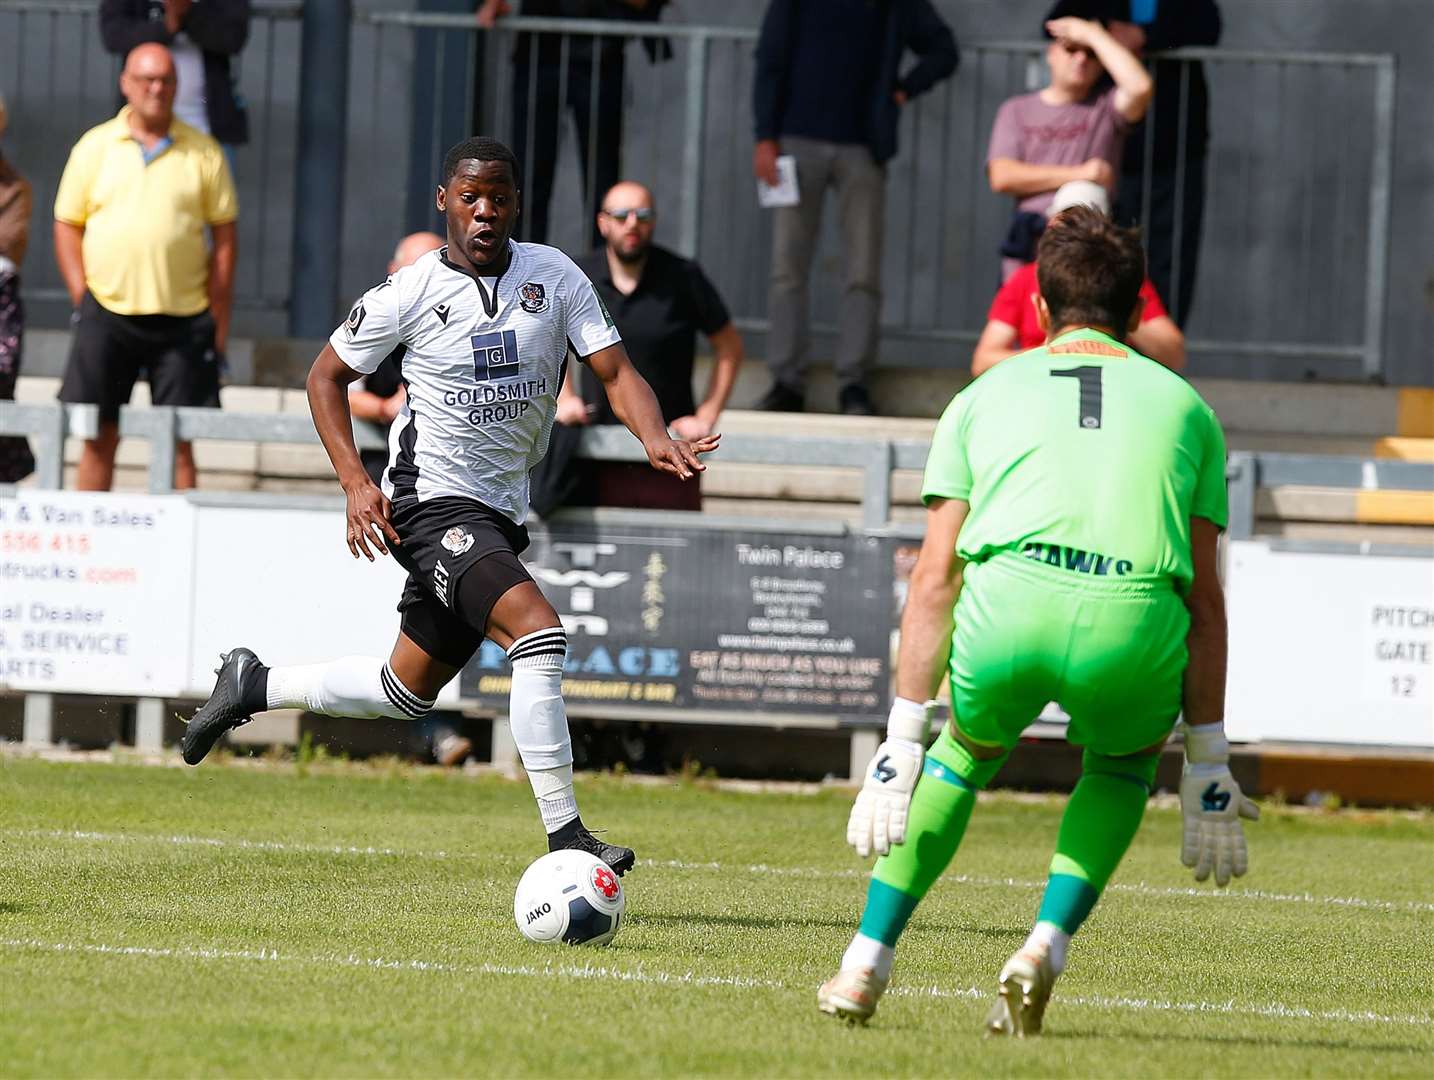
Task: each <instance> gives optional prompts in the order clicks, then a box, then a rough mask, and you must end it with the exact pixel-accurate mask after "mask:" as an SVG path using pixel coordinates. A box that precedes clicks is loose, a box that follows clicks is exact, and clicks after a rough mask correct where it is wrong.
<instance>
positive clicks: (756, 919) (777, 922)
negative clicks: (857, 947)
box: [629, 910, 1026, 942]
mask: <svg viewBox="0 0 1434 1080" xmlns="http://www.w3.org/2000/svg"><path fill="white" fill-rule="evenodd" d="M859 921H860V913H859V912H857V911H855V910H853V911H851V912H850V913H849V914H844V915H842V916H841V917H829V918H826V917H817V918H814V917H810V916H806V917H801V918H795V917H794V918H788V919H777V918H768V917H766V916H762V915H699V914H695V913H692V912H683V913H682V914H676V915H674V914H667V913H664V912H650V911H645V912H643V913H642V914H640V915H639V914H634V915H632V916H631V917H630V919H629V922H630V924H631V925H633V926H638V925H641V924H642V923H650V924H652V925H654V926H714V927H730V928H732V929H734V930H785V929H793V928H796V927H817V928H820V929H824V930H842V931H845V932H846V933H848V934H850V933H854V932H855V931H856V927H857V923H858V922H859ZM907 932H908V933H957V934H975V935H978V936H980V937H989V938H1001V939H1007V940H1015V941H1017V942H1019V941H1021V940H1023V939H1024V938H1025V936H1026V931H1025V930H1023V929H1020V928H1018V927H1001V926H952V925H950V924H949V923H935V922H926V921H922V920H920V919H917V920H914V921H913V922H912V923H911V925H910V926H909V927H908V928H907Z"/></svg>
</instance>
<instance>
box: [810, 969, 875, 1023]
mask: <svg viewBox="0 0 1434 1080" xmlns="http://www.w3.org/2000/svg"><path fill="white" fill-rule="evenodd" d="M885 990H886V980H885V979H883V978H882V977H881V976H880V975H878V974H877V973H876V969H875V968H869V967H867V968H851V969H850V970H848V971H838V972H837V973H836V974H835V975H833V976H832V977H831V978H830V979H828V980H827V981H826V982H824V983H822V985H821V989H819V990H818V991H817V1008H818V1009H820V1010H821V1011H822V1012H824V1013H826V1014H827V1015H828V1016H835V1017H836V1018H837V1019H839V1020H845V1021H847V1022H848V1023H853V1024H864V1023H866V1022H867V1021H868V1020H870V1019H871V1014H872V1013H874V1012H876V1003H877V1002H878V1001H880V1000H881V995H882V993H883V992H884V991H885Z"/></svg>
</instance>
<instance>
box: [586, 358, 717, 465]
mask: <svg viewBox="0 0 1434 1080" xmlns="http://www.w3.org/2000/svg"><path fill="white" fill-rule="evenodd" d="M586 363H587V365H588V367H590V368H592V370H593V373H594V374H595V375H597V377H598V378H599V379H601V380H602V385H603V390H604V392H606V394H607V399H608V402H609V403H610V404H611V405H612V411H613V413H614V414H615V415H616V416H617V418H618V419H619V420H621V421H622V422H623V423H624V424H625V425H627V429H628V431H631V432H632V433H633V434H634V435H636V436H637V437H638V439H639V440H640V441H641V442H642V447H643V449H644V450H646V451H647V460H648V461H649V462H650V463H651V464H652V467H653V468H654V469H658V470H660V471H661V472H669V473H672V474H673V475H674V476H679V477H681V478H682V479H683V480H690V479H691V478H692V476H693V475H694V474H695V473H700V472H704V471H706V469H707V466H706V465H704V464H702V462H701V460H700V459H699V455H701V454H708V453H711V452H712V451H713V450H716V449H717V443H718V442H719V440H720V439H721V438H722V436H721V435H718V434H715V433H714V434H712V435H704V436H703V437H702V438H700V439H693V440H692V441H691V442H688V441H687V440H685V439H674V438H672V437H671V436H670V435H668V434H667V428H666V426H665V425H664V424H663V422H662V410H661V409H660V408H658V405H657V397H656V395H654V394H653V392H652V387H650V386H648V385H647V380H646V379H644V378H643V377H642V376H641V375H639V374H638V373H637V369H636V368H634V367H633V366H632V361H631V360H629V359H628V356H627V350H626V349H624V348H623V346H622V342H618V343H616V344H614V345H609V346H608V347H607V348H605V349H599V350H598V351H597V352H595V353H593V354H592V355H591V356H589V357H587V358H586Z"/></svg>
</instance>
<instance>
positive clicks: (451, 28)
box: [355, 12, 1395, 378]
mask: <svg viewBox="0 0 1434 1080" xmlns="http://www.w3.org/2000/svg"><path fill="white" fill-rule="evenodd" d="M360 21H361V22H362V23H363V24H366V25H368V26H369V27H371V30H370V31H369V35H370V37H369V38H368V40H366V41H363V42H360V41H359V40H358V39H355V67H356V68H357V69H360V70H364V69H366V68H367V67H368V65H367V64H366V62H365V59H364V49H365V48H374V47H376V46H375V45H374V44H373V43H374V42H377V43H379V44H378V46H377V47H379V48H381V47H382V43H383V42H384V41H385V40H388V41H391V40H392V36H393V35H395V34H407V35H411V36H412V37H413V39H414V40H415V41H424V42H426V43H427V44H426V47H427V48H429V49H430V50H432V51H431V53H430V55H431V56H432V57H433V58H434V62H433V63H432V65H431V77H432V90H431V96H432V99H433V100H435V101H437V100H439V99H440V98H441V96H442V92H443V87H444V86H445V85H449V86H451V85H452V80H453V79H454V75H455V69H456V68H461V69H462V71H463V76H462V77H461V83H460V84H461V85H462V86H463V87H464V91H465V93H466V94H467V95H468V96H469V98H470V99H471V100H473V101H474V102H475V103H476V106H475V110H474V112H473V113H472V114H470V115H471V116H472V118H473V121H474V122H473V123H472V124H471V125H470V126H471V127H473V128H480V129H482V130H484V131H487V132H491V133H493V134H496V135H498V136H499V137H503V138H506V139H508V140H514V139H515V136H518V135H519V128H520V127H526V128H528V129H530V130H531V129H533V128H534V126H535V124H536V122H537V121H538V120H539V119H540V114H539V112H538V110H536V109H535V108H533V107H532V106H531V102H532V94H531V92H529V93H527V94H526V95H525V94H524V90H525V89H528V88H525V87H522V86H521V85H520V84H521V83H522V80H523V79H524V78H525V77H526V78H527V79H528V80H529V81H530V82H532V80H534V78H535V75H534V73H535V72H536V71H537V70H539V69H540V65H539V63H538V62H537V61H538V53H539V50H540V49H542V48H547V49H548V50H549V51H550V52H551V53H553V54H555V55H557V56H559V57H560V58H561V59H560V62H559V63H558V65H557V68H558V71H559V73H560V77H563V78H567V77H569V76H570V75H572V74H574V73H576V74H577V75H578V76H579V77H581V78H584V79H589V80H591V82H592V84H593V86H594V87H596V86H597V84H598V83H599V82H600V81H601V80H602V78H603V76H604V70H603V64H604V63H606V64H609V65H611V64H612V63H613V60H612V59H611V56H609V57H608V58H607V59H605V60H603V59H600V60H599V61H598V62H595V63H588V62H585V61H583V60H582V59H578V60H573V59H571V58H572V57H573V56H574V55H575V53H576V52H577V50H579V49H583V48H590V47H591V43H592V42H593V41H594V40H597V41H602V40H608V41H611V40H613V39H623V40H627V41H628V44H627V45H626V46H624V48H625V52H623V53H622V57H623V59H622V61H620V62H621V65H622V69H623V71H622V74H623V78H624V89H623V94H622V124H621V129H622V142H621V164H620V172H621V174H622V175H623V176H628V177H632V178H634V179H639V180H643V181H644V182H646V183H648V184H649V185H650V186H652V187H653V188H654V189H655V191H656V192H657V197H658V201H659V208H660V211H661V213H662V217H663V224H662V226H661V228H660V233H659V240H660V241H665V242H667V243H668V244H669V245H671V246H673V247H676V248H677V249H679V250H681V251H683V252H684V253H687V254H694V255H696V256H697V257H698V258H699V260H700V261H701V262H702V264H703V266H704V268H705V269H706V270H707V272H708V273H709V275H710V276H711V277H712V278H713V280H714V281H715V282H716V283H717V285H718V288H719V290H720V291H721V292H722V293H723V295H724V298H725V299H726V300H727V302H728V305H729V307H731V309H732V310H733V313H734V315H735V317H736V319H737V322H738V325H739V326H741V327H742V328H743V329H745V330H749V331H756V332H761V331H763V330H765V328H766V304H767V271H768V264H769V256H770V252H769V248H770V227H769V225H768V221H767V218H766V214H767V212H766V211H762V210H760V209H759V208H758V207H757V204H756V198H755V191H754V180H753V177H752V173H751V167H750V162H751V150H752V134H751V119H750V118H751V87H752V77H753V54H754V45H755V40H756V32H755V31H754V30H749V29H734V28H725V27H723V28H718V27H706V26H689V25H669V24H632V23H626V22H623V23H613V22H601V21H596V22H584V23H575V22H563V21H560V20H550V19H508V20H505V21H503V22H501V23H500V24H499V25H498V27H497V28H495V29H494V30H493V31H491V32H487V33H480V32H479V31H477V30H476V29H475V27H474V26H473V23H472V20H471V18H469V17H466V16H449V15H438V14H424V13H408V12H371V13H369V14H366V15H363V16H361V17H360ZM470 42H476V46H475V45H470V44H469V43H470ZM543 42H547V43H548V44H547V45H544V44H542V43H543ZM653 43H656V44H657V45H665V46H667V47H669V48H670V50H671V57H670V58H669V59H667V60H665V61H654V60H651V59H649V57H648V56H647V55H645V52H646V51H647V46H648V45H650V44H653ZM1044 48H1045V46H1044V43H1041V42H981V41H976V42H962V44H961V50H962V62H961V65H960V67H959V68H958V70H957V72H956V74H955V75H954V76H953V77H952V78H950V79H948V80H945V81H944V82H942V83H940V84H938V85H937V86H936V87H935V88H934V89H933V91H932V92H930V93H928V94H926V95H923V96H922V97H919V98H917V99H915V100H914V101H913V102H912V103H911V104H910V105H909V106H908V107H907V108H906V109H905V110H904V115H903V117H902V121H901V131H900V140H901V150H900V152H899V154H898V155H897V157H896V158H895V159H894V160H893V161H892V162H891V163H890V165H889V166H888V183H887V211H886V215H887V229H886V236H887V243H886V250H885V260H884V265H883V281H884V293H885V296H884V304H883V311H882V342H883V354H884V355H885V357H886V358H887V359H888V360H890V361H893V362H897V363H900V364H903V365H910V364H924V365H933V366H961V367H964V366H965V365H966V364H967V362H968V359H969V349H970V346H971V345H972V344H973V343H974V341H975V339H976V337H977V335H978V334H979V331H980V329H981V327H982V326H983V325H984V323H985V317H986V311H987V309H988V307H989V305H990V301H991V298H992V296H993V294H994V292H995V289H996V287H997V285H998V283H999V256H998V254H997V251H998V248H999V245H1000V242H1001V239H1002V238H1003V236H1004V234H1005V230H1006V226H1007V222H1008V219H1009V216H1010V209H1011V201H1010V200H1009V199H1007V198H1005V197H1002V196H998V195H995V194H993V193H992V192H991V191H990V189H989V185H988V183H987V180H986V176H985V155H986V146H987V142H988V139H989V135H990V130H991V124H992V121H993V119H994V117H995V113H996V110H997V108H998V107H999V106H1000V104H1001V103H1002V102H1003V101H1004V100H1005V99H1006V98H1008V97H1010V96H1012V95H1014V94H1018V93H1024V92H1027V91H1029V90H1032V89H1036V88H1038V87H1039V86H1041V85H1043V84H1044V82H1045V71H1044V61H1043V59H1042V53H1043V51H1044ZM598 55H599V57H601V56H602V55H603V54H602V51H601V49H599V50H598ZM1161 59H1164V60H1173V61H1176V62H1178V63H1179V65H1180V71H1181V77H1180V78H1179V79H1178V80H1177V81H1176V83H1175V85H1176V87H1177V91H1178V92H1179V93H1180V94H1181V96H1182V97H1184V96H1185V95H1187V94H1189V93H1190V84H1191V79H1190V74H1191V72H1192V71H1193V70H1194V67H1193V65H1197V64H1203V65H1204V66H1205V68H1206V70H1207V73H1208V84H1209V87H1210V91H1209V93H1210V129H1211V132H1212V134H1211V140H1210V146H1209V150H1208V153H1207V156H1206V157H1205V158H1204V159H1203V161H1196V162H1190V161H1187V160H1185V159H1184V156H1183V155H1182V156H1181V157H1180V158H1179V159H1178V160H1177V162H1176V172H1177V177H1176V183H1175V187H1176V189H1177V190H1179V189H1180V187H1181V184H1180V178H1179V173H1181V172H1182V171H1183V170H1184V169H1186V168H1193V167H1201V166H1203V167H1204V168H1205V169H1206V185H1205V186H1206V201H1205V215H1204V225H1203V229H1202V235H1201V237H1199V238H1198V239H1199V240H1200V241H1201V247H1202V249H1203V253H1204V254H1203V258H1202V260H1201V263H1200V270H1199V274H1198V280H1197V285H1196V288H1195V298H1194V302H1193V305H1192V311H1191V312H1190V313H1189V314H1190V316H1191V317H1190V318H1189V319H1188V320H1183V321H1186V322H1187V332H1188V333H1189V335H1190V338H1191V340H1190V343H1189V351H1190V353H1191V354H1192V358H1193V366H1194V367H1195V369H1196V370H1198V371H1200V372H1201V373H1203V374H1211V375H1254V376H1257V377H1261V376H1262V377H1291V376H1295V377H1300V376H1311V375H1313V376H1317V377H1326V378H1360V377H1365V378H1377V377H1379V376H1380V374H1381V372H1382V368H1383V365H1382V333H1383V323H1384V312H1385V303H1386V292H1387V281H1386V268H1387V264H1388V245H1389V228H1390V219H1389V202H1390V184H1391V169H1392V155H1393V112H1394V91H1395V67H1394V61H1393V58H1392V57H1390V56H1387V55H1370V54H1339V53H1291V52H1273V51H1249V50H1246V51H1239V50H1228V49H1182V50H1178V51H1176V52H1171V53H1165V54H1161ZM551 66H552V65H551V62H550V65H549V67H550V68H551ZM556 92H557V93H558V94H559V95H560V96H562V95H565V94H566V88H565V87H561V88H558V89H557V91H556ZM525 96H526V98H527V100H528V101H529V103H530V107H529V108H528V109H527V110H526V111H524V112H521V114H520V111H519V110H517V109H515V108H514V107H513V105H514V102H515V100H520V99H521V98H522V97H525ZM589 96H590V98H591V99H592V100H591V104H590V106H589V108H590V111H591V115H590V116H588V117H586V118H581V119H580V118H579V117H578V116H577V115H576V112H575V110H573V109H568V108H564V109H562V110H560V111H557V116H556V119H557V122H558V124H559V125H560V128H561V130H560V131H559V133H558V136H557V140H558V143H559V148H560V163H559V173H558V178H557V183H556V186H555V190H554V195H553V201H552V205H551V209H550V218H551V222H552V223H551V227H550V229H549V231H548V239H549V242H553V243H556V244H558V245H559V246H562V247H565V248H567V249H568V250H581V249H583V248H585V247H586V246H587V245H588V244H589V243H590V242H591V240H590V235H589V233H590V228H591V224H590V223H591V211H592V208H593V205H594V194H595V192H594V190H593V174H594V171H595V170H594V169H593V167H592V166H593V164H594V162H593V161H592V153H591V150H590V151H589V154H588V155H587V156H588V160H586V161H579V160H578V157H579V155H578V153H577V151H578V139H577V129H578V127H579V126H580V125H588V126H596V123H597V119H598V118H597V115H596V109H597V104H596V98H597V94H596V93H593V94H591V95H589ZM1252 101H1253V102H1261V103H1266V104H1267V106H1268V108H1269V109H1271V110H1273V111H1274V113H1275V114H1276V115H1280V116H1284V117H1288V120H1287V121H1286V122H1284V123H1282V124H1281V125H1280V126H1279V128H1278V130H1279V131H1280V132H1281V134H1280V136H1279V138H1278V139H1277V140H1276V141H1275V142H1273V143H1271V142H1270V141H1269V140H1268V139H1267V138H1265V137H1264V135H1263V134H1262V132H1261V129H1260V128H1259V127H1258V126H1257V125H1256V123H1255V118H1254V112H1255V110H1254V109H1252V107H1251V102H1252ZM1178 111H1179V112H1181V113H1182V114H1183V112H1184V110H1183V109H1181V110H1178ZM435 115H436V112H435ZM1310 129H1317V130H1319V131H1328V132H1331V133H1334V134H1333V137H1330V138H1305V139H1303V140H1298V141H1297V139H1296V137H1295V136H1294V135H1292V134H1289V133H1293V132H1298V131H1301V130H1305V131H1306V132H1308V130H1310ZM1143 130H1144V138H1145V140H1146V148H1145V152H1146V156H1147V160H1148V157H1149V150H1150V147H1152V146H1153V145H1154V143H1155V140H1156V138H1157V132H1156V124H1155V122H1154V111H1153V110H1152V113H1151V117H1150V119H1149V120H1148V121H1147V123H1146V124H1145V125H1144V129H1143ZM432 134H433V138H432V140H431V142H430V145H429V147H428V151H427V161H428V162H429V163H430V167H431V169H432V172H433V173H434V174H435V175H436V172H437V167H438V160H439V159H440V158H441V156H442V153H443V150H444V149H445V148H446V143H447V141H449V140H448V138H447V133H445V132H443V131H442V130H441V126H440V125H439V124H438V123H435V124H434V125H433V132H432ZM523 141H526V142H527V144H528V145H529V146H532V144H533V136H532V134H529V136H528V138H527V139H526V140H523ZM533 164H534V161H533V157H532V155H531V154H529V155H528V160H527V161H526V162H524V165H525V167H526V169H527V170H528V171H531V169H532V166H533ZM411 180H413V178H411ZM410 186H414V184H413V183H411V184H410ZM418 186H422V185H418ZM430 186H431V185H430ZM530 202H531V200H530ZM1150 205H1151V200H1150V199H1149V198H1148V197H1147V198H1146V199H1145V200H1144V207H1145V213H1144V223H1145V224H1146V225H1147V226H1148V225H1149V224H1150V222H1149V209H1150ZM836 218H837V215H836V214H835V212H829V213H828V214H827V215H826V222H825V226H826V228H825V234H824V236H823V239H822V245H821V248H820V250H819V253H818V258H817V261H816V265H815V267H814V271H813V280H812V297H813V300H812V317H813V320H814V323H815V324H816V327H815V328H816V330H817V332H818V335H819V336H821V335H822V334H825V335H827V336H828V338H829V337H830V335H832V334H834V333H835V328H836V323H837V313H838V310H839V305H840V303H841V287H840V286H841V270H842V260H841V245H840V237H839V235H838V233H837V222H836ZM1171 242H1172V245H1173V246H1174V247H1175V248H1176V249H1177V250H1178V249H1179V248H1180V247H1181V246H1182V245H1183V244H1188V243H1189V242H1190V238H1189V237H1185V236H1182V235H1180V226H1179V225H1178V215H1177V225H1176V227H1175V233H1174V235H1173V236H1172V238H1171ZM375 254H377V253H375ZM1165 299H1166V301H1167V304H1169V305H1170V306H1171V307H1172V308H1173V307H1174V298H1173V297H1166V298H1165Z"/></svg>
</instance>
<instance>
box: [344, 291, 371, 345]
mask: <svg viewBox="0 0 1434 1080" xmlns="http://www.w3.org/2000/svg"><path fill="white" fill-rule="evenodd" d="M366 314H368V313H367V312H366V311H364V308H363V301H362V300H360V301H359V302H358V303H356V304H355V305H354V306H353V310H351V311H350V312H349V317H348V319H346V320H345V321H344V333H345V334H347V335H348V339H349V340H350V341H352V340H353V339H354V335H355V334H357V333H358V331H359V327H360V326H362V325H363V320H364V316H365V315H366Z"/></svg>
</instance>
